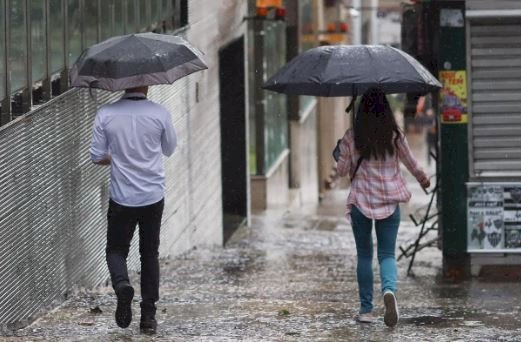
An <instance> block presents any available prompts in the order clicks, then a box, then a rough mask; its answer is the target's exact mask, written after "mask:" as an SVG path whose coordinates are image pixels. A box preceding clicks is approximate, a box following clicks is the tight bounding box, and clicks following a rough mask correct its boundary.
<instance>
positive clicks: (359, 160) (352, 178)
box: [351, 156, 364, 183]
mask: <svg viewBox="0 0 521 342" xmlns="http://www.w3.org/2000/svg"><path fill="white" fill-rule="evenodd" d="M362 159H364V157H363V156H360V158H358V162H357V163H356V168H355V172H353V175H352V176H351V183H353V180H354V179H355V177H356V172H357V171H358V169H359V168H360V164H362Z"/></svg>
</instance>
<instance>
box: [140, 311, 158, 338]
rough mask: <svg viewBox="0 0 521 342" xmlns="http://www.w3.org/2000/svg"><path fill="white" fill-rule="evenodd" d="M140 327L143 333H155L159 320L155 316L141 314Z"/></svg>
mask: <svg viewBox="0 0 521 342" xmlns="http://www.w3.org/2000/svg"><path fill="white" fill-rule="evenodd" d="M139 328H140V329H141V332H142V333H143V334H147V335H154V334H155V333H156V331H157V321H156V319H155V318H154V316H141V323H140V324H139Z"/></svg>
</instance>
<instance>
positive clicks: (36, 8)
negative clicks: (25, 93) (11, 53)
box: [30, 0, 47, 82]
mask: <svg viewBox="0 0 521 342" xmlns="http://www.w3.org/2000/svg"><path fill="white" fill-rule="evenodd" d="M30 4H31V5H30V13H31V16H30V17H31V61H32V81H33V82H38V81H41V80H43V79H44V78H45V77H46V74H47V66H46V63H47V44H46V38H45V37H46V33H45V0H32V1H31V2H30Z"/></svg>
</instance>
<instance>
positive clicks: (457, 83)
mask: <svg viewBox="0 0 521 342" xmlns="http://www.w3.org/2000/svg"><path fill="white" fill-rule="evenodd" d="M440 81H441V83H442V84H443V88H442V89H441V91H440V95H441V98H440V99H441V122H442V123H447V124H466V123H467V122H468V115H467V72H466V71H465V70H458V71H440Z"/></svg>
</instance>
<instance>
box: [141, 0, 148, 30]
mask: <svg viewBox="0 0 521 342" xmlns="http://www.w3.org/2000/svg"><path fill="white" fill-rule="evenodd" d="M149 4H150V3H149V2H148V1H139V31H140V32H143V31H146V28H147V27H148V26H149V24H150V6H148V5H149Z"/></svg>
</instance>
